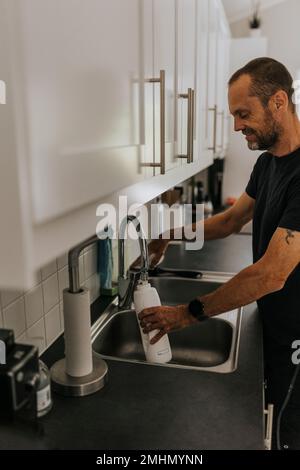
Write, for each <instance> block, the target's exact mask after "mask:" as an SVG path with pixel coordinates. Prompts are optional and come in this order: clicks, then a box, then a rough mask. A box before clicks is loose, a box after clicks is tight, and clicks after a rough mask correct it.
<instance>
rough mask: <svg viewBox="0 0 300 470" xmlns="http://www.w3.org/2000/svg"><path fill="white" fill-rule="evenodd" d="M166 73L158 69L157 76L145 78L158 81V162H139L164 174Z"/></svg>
mask: <svg viewBox="0 0 300 470" xmlns="http://www.w3.org/2000/svg"><path fill="white" fill-rule="evenodd" d="M165 76H166V73H165V70H160V71H159V77H158V78H146V80H145V81H146V83H159V84H160V163H151V162H149V163H141V166H147V167H149V166H150V167H159V168H160V174H161V175H164V174H165V172H166V154H165V133H166V129H165V127H166V126H165V120H166V118H165V115H166V98H165V97H166V78H165Z"/></svg>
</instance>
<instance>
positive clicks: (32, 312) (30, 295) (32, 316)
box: [25, 285, 44, 328]
mask: <svg viewBox="0 0 300 470" xmlns="http://www.w3.org/2000/svg"><path fill="white" fill-rule="evenodd" d="M25 314H26V326H27V328H30V327H31V326H32V325H33V324H34V323H36V322H37V321H38V320H39V319H40V318H41V317H42V316H43V314H44V306H43V291H42V286H41V285H39V286H37V287H34V288H33V289H31V290H30V291H28V292H26V294H25Z"/></svg>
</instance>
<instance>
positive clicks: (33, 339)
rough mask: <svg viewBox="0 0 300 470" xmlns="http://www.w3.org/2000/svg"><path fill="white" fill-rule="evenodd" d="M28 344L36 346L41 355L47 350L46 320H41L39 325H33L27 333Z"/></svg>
mask: <svg viewBox="0 0 300 470" xmlns="http://www.w3.org/2000/svg"><path fill="white" fill-rule="evenodd" d="M25 341H26V343H27V344H34V346H37V347H38V349H39V354H42V352H44V351H45V349H46V331H45V320H44V317H43V318H41V319H40V320H39V321H38V322H37V323H35V324H34V325H32V327H30V328H28V330H27V331H26V340H25Z"/></svg>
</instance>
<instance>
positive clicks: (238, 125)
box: [234, 118, 246, 132]
mask: <svg viewBox="0 0 300 470" xmlns="http://www.w3.org/2000/svg"><path fill="white" fill-rule="evenodd" d="M245 128H246V126H245V125H244V124H243V122H242V121H241V119H238V118H235V119H234V130H235V131H236V132H239V131H243V130H244V129H245Z"/></svg>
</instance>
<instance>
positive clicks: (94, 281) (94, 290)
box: [85, 274, 100, 304]
mask: <svg viewBox="0 0 300 470" xmlns="http://www.w3.org/2000/svg"><path fill="white" fill-rule="evenodd" d="M85 287H87V288H88V289H89V291H90V302H91V304H92V303H93V302H94V301H95V300H96V299H97V298H98V297H99V295H100V279H99V276H98V274H94V275H93V276H91V277H90V278H89V279H87V280H86V282H85Z"/></svg>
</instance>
